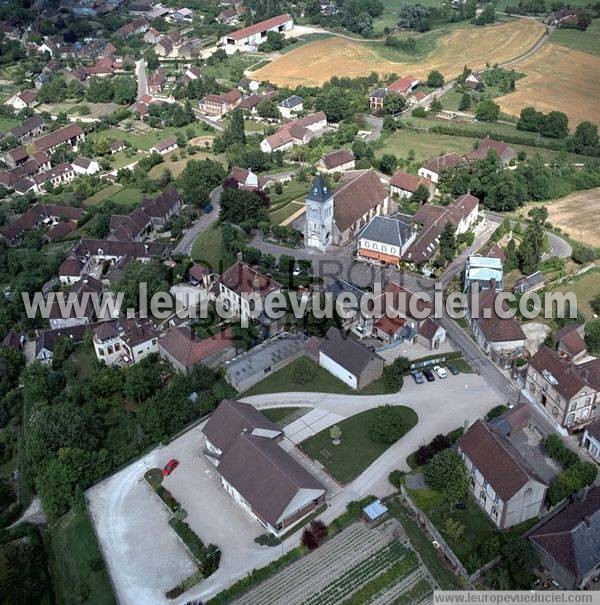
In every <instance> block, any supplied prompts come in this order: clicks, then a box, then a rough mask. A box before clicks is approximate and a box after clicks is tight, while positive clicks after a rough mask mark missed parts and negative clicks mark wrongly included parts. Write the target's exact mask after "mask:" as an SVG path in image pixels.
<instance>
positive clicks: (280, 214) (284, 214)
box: [269, 200, 304, 225]
mask: <svg viewBox="0 0 600 605" xmlns="http://www.w3.org/2000/svg"><path fill="white" fill-rule="evenodd" d="M302 208H304V202H303V201H302V200H299V201H292V202H288V203H287V204H285V205H284V206H283V207H282V208H279V209H277V210H275V211H274V212H269V218H270V219H271V222H272V223H273V224H274V225H281V224H282V223H283V222H284V221H285V220H286V219H288V218H289V217H290V216H292V215H293V214H294V213H296V212H298V211H299V210H302Z"/></svg>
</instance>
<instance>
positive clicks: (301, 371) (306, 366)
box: [292, 357, 317, 384]
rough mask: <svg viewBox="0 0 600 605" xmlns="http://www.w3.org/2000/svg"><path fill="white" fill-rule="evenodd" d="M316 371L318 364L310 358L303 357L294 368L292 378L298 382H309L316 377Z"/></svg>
mask: <svg viewBox="0 0 600 605" xmlns="http://www.w3.org/2000/svg"><path fill="white" fill-rule="evenodd" d="M316 373H317V366H316V365H315V364H314V363H313V362H312V361H311V360H310V359H307V358H306V357H301V358H300V359H298V361H296V363H295V364H294V367H293V369H292V380H293V381H294V382H295V383H296V384H308V383H309V382H310V381H311V380H313V379H314V377H315V375H316Z"/></svg>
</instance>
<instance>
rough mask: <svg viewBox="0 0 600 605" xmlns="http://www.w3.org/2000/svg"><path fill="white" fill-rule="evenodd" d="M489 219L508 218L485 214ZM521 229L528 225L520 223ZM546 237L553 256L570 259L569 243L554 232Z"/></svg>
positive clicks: (501, 219) (570, 247)
mask: <svg viewBox="0 0 600 605" xmlns="http://www.w3.org/2000/svg"><path fill="white" fill-rule="evenodd" d="M485 214H486V216H487V217H488V218H491V219H494V220H497V221H500V222H502V221H503V220H504V219H505V218H507V217H506V216H505V215H503V214H498V213H496V212H486V213H485ZM516 222H517V221H515V220H512V223H511V224H514V223H516ZM520 225H521V227H522V228H523V229H524V228H526V227H527V223H520ZM546 237H547V238H548V243H549V244H550V248H551V255H552V256H558V257H559V258H569V257H570V256H571V254H572V253H573V248H572V246H571V244H569V242H567V241H566V240H564V239H563V238H562V237H560V236H558V235H556V233H553V232H552V231H546Z"/></svg>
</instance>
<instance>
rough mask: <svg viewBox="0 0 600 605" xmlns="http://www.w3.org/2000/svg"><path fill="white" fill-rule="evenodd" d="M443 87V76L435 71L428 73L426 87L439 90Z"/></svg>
mask: <svg viewBox="0 0 600 605" xmlns="http://www.w3.org/2000/svg"><path fill="white" fill-rule="evenodd" d="M443 85H444V76H443V75H442V74H441V73H440V72H439V71H437V70H436V69H434V70H432V71H430V72H429V74H428V76H427V86H429V87H430V88H441V87H442V86H443Z"/></svg>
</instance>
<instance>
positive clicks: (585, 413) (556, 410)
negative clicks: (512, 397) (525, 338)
mask: <svg viewBox="0 0 600 605" xmlns="http://www.w3.org/2000/svg"><path fill="white" fill-rule="evenodd" d="M599 390H600V363H599V361H598V360H597V359H594V360H592V361H588V362H585V363H581V364H577V365H576V364H574V363H572V362H570V361H567V360H566V359H563V358H562V357H561V356H560V355H559V354H558V353H556V352H555V351H552V350H551V349H549V348H548V347H546V346H542V347H540V348H539V350H538V352H537V353H536V354H535V355H534V356H533V357H532V358H531V359H530V360H529V365H528V366H527V374H526V377H525V391H524V392H525V394H526V395H527V396H528V398H529V399H530V400H531V401H533V402H534V403H535V404H537V406H538V408H539V409H541V410H542V411H543V412H544V413H545V415H546V417H547V418H549V419H550V420H551V421H552V423H553V425H554V426H555V427H556V429H557V430H559V431H560V432H562V433H563V434H564V433H565V432H567V431H568V432H572V431H575V430H579V429H581V428H583V427H584V426H585V425H586V424H589V423H590V422H591V421H592V420H595V419H596V418H597V413H596V412H595V411H596V402H597V399H598V391H599Z"/></svg>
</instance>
